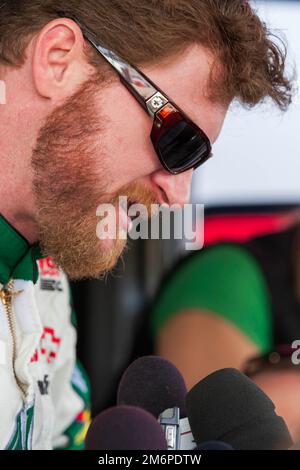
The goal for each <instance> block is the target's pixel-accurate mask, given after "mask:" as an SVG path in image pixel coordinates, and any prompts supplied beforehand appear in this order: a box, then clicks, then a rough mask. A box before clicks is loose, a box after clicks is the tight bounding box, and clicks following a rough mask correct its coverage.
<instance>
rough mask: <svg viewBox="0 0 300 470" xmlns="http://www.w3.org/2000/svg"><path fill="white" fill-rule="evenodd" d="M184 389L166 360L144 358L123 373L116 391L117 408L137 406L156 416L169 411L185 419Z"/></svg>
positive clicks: (150, 357) (182, 381)
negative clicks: (175, 410)
mask: <svg viewBox="0 0 300 470" xmlns="http://www.w3.org/2000/svg"><path fill="white" fill-rule="evenodd" d="M186 393H187V389H186V385H185V382H184V379H183V377H182V375H181V374H180V372H179V371H178V369H177V368H176V367H175V366H174V365H173V364H172V363H171V362H169V361H167V360H166V359H163V358H161V357H158V356H145V357H141V358H139V359H137V360H136V361H134V362H133V363H132V364H131V365H130V366H129V367H128V368H127V370H126V371H125V372H124V374H123V377H122V379H121V381H120V384H119V389H118V398H117V401H118V404H119V405H132V406H139V407H141V408H143V409H145V410H147V411H149V413H151V414H152V415H153V416H155V417H156V418H158V416H159V415H160V414H161V413H162V412H163V411H165V410H167V409H169V408H173V407H178V408H179V409H180V416H181V418H184V417H185V416H186V409H185V397H186Z"/></svg>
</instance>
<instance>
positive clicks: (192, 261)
mask: <svg viewBox="0 0 300 470" xmlns="http://www.w3.org/2000/svg"><path fill="white" fill-rule="evenodd" d="M187 309H189V310H190V309H198V310H205V311H206V312H207V311H208V312H212V313H214V314H217V315H219V316H220V317H222V318H224V319H226V320H228V321H229V322H231V323H232V324H234V325H235V326H236V327H237V328H239V329H240V330H241V331H242V332H243V333H244V334H245V335H246V336H248V337H249V339H250V340H252V342H253V343H255V345H256V346H257V347H258V348H259V350H260V351H261V352H262V353H265V352H268V351H270V349H271V347H272V312H271V305H270V298H269V292H268V287H267V284H266V281H265V278H264V276H263V273H262V271H261V268H260V266H259V264H258V262H257V261H256V260H255V258H254V257H252V256H251V254H250V253H249V252H248V251H247V250H246V249H244V248H243V247H242V246H239V245H233V244H222V245H216V246H213V247H209V248H207V249H206V250H204V251H200V252H197V253H196V254H195V255H193V256H191V257H190V258H188V259H187V260H186V261H185V262H184V263H183V264H182V265H181V266H180V267H179V268H178V270H177V271H175V272H174V273H173V275H171V277H170V279H169V280H168V281H167V283H166V285H165V287H164V288H163V289H162V291H161V293H160V295H159V297H158V300H157V302H156V305H155V307H154V311H153V316H152V330H153V334H154V335H155V336H156V335H157V333H158V331H159V330H160V329H161V328H162V327H163V326H164V325H165V323H166V322H167V321H168V320H169V319H170V318H171V317H173V316H175V315H176V314H177V313H179V312H182V311H183V310H187Z"/></svg>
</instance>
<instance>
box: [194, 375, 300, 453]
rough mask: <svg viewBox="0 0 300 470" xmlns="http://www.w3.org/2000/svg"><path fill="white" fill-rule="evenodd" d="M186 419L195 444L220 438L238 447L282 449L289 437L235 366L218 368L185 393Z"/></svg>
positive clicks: (268, 404) (266, 402) (268, 402)
mask: <svg viewBox="0 0 300 470" xmlns="http://www.w3.org/2000/svg"><path fill="white" fill-rule="evenodd" d="M186 405H187V412H188V418H189V422H190V425H191V429H192V432H193V436H194V438H195V441H196V442H197V444H199V443H201V442H205V441H216V440H217V441H219V440H220V441H224V442H226V443H228V444H230V445H232V446H233V447H234V448H235V449H238V450H255V449H257V450H259V449H265V450H271V449H286V448H288V447H289V446H290V445H291V443H292V440H291V436H290V434H289V431H288V429H287V426H286V424H285V422H284V421H283V419H282V418H280V417H279V416H277V414H276V413H275V406H274V404H273V402H272V401H271V400H270V399H269V397H268V396H267V395H266V394H265V393H264V392H263V391H262V390H261V389H260V388H259V387H258V386H257V385H256V384H255V383H254V382H253V381H252V380H250V379H249V378H248V377H246V376H245V375H244V374H242V373H241V372H239V371H238V370H236V369H222V370H219V371H216V372H214V373H212V374H210V375H209V376H208V377H206V378H205V379H203V380H201V381H200V382H199V383H198V384H197V385H195V387H194V388H193V389H192V390H191V391H190V392H189V393H188V395H187V399H186Z"/></svg>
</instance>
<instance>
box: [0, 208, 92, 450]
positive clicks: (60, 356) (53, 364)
mask: <svg viewBox="0 0 300 470" xmlns="http://www.w3.org/2000/svg"><path fill="white" fill-rule="evenodd" d="M3 235H4V236H3ZM19 237H21V235H20V234H18V233H17V232H14V229H13V228H12V227H11V226H9V224H8V223H7V222H6V221H5V219H3V218H2V217H1V216H0V384H1V387H0V414H1V420H0V449H6V450H10V449H11V450H13V449H17V450H27V449H28V450H30V449H33V450H35V449H36V450H44V449H70V450H71V449H82V448H83V442H84V436H85V433H86V430H87V427H88V424H89V389H88V383H87V380H86V376H85V374H84V372H83V371H82V368H81V366H80V365H79V364H78V363H77V361H76V330H75V327H74V324H73V319H72V316H73V311H72V305H71V301H70V298H71V296H70V287H69V284H68V280H67V278H66V276H65V275H64V273H63V272H62V271H60V270H59V269H58V268H57V267H56V266H55V265H54V263H53V261H52V260H51V258H44V259H40V260H39V261H36V260H35V258H34V256H33V253H35V251H34V249H33V248H32V247H29V245H27V247H26V246H25V243H27V242H26V241H25V240H24V239H23V240H21V241H22V243H20V245H21V246H22V249H21V248H20V246H19V245H18V244H17V241H18V240H19V241H20V238H19ZM3 238H4V240H5V243H4V244H3ZM9 240H10V241H11V242H12V243H11V244H9V246H8V245H7V243H8V241H9ZM1 243H2V248H1ZM4 245H5V246H6V247H7V249H8V250H9V249H13V250H14V252H13V253H14V254H15V253H17V254H18V256H16V258H15V259H14V254H13V255H12V256H11V255H10V254H9V259H8V260H7V259H6V253H7V251H5V249H4V248H5V246H4ZM25 248H26V249H25ZM23 249H24V250H23ZM20 255H22V256H23V257H22V258H21V260H20V259H19V258H20ZM37 257H38V256H37ZM17 258H18V259H17ZM12 259H13V262H12ZM30 263H31V265H30ZM34 264H35V265H37V266H38V272H39V276H37V275H34V274H29V272H30V271H32V273H34ZM16 265H17V267H16ZM7 266H8V268H7ZM6 268H7V269H6ZM8 272H9V279H10V280H9V281H8V282H7V283H2V282H3V281H4V280H7V276H8V274H7V273H8ZM14 274H16V278H15V279H14ZM18 274H20V275H21V276H22V278H20V279H19V278H18ZM11 275H12V277H11ZM37 277H38V279H37ZM24 278H25V279H24ZM30 278H32V279H30ZM35 281H36V284H34V282H35Z"/></svg>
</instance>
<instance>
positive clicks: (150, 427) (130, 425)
mask: <svg viewBox="0 0 300 470" xmlns="http://www.w3.org/2000/svg"><path fill="white" fill-rule="evenodd" d="M85 448H86V450H167V442H166V438H165V435H164V432H163V430H162V427H161V426H160V425H159V423H158V422H157V420H156V419H155V418H154V417H153V416H152V415H151V414H150V413H148V412H147V411H144V410H142V409H140V408H135V407H132V406H116V407H114V408H109V409H108V410H106V411H103V412H102V413H100V414H99V415H98V416H97V417H96V418H95V419H94V420H93V421H92V424H91V426H90V428H89V430H88V432H87V435H86V439H85Z"/></svg>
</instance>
